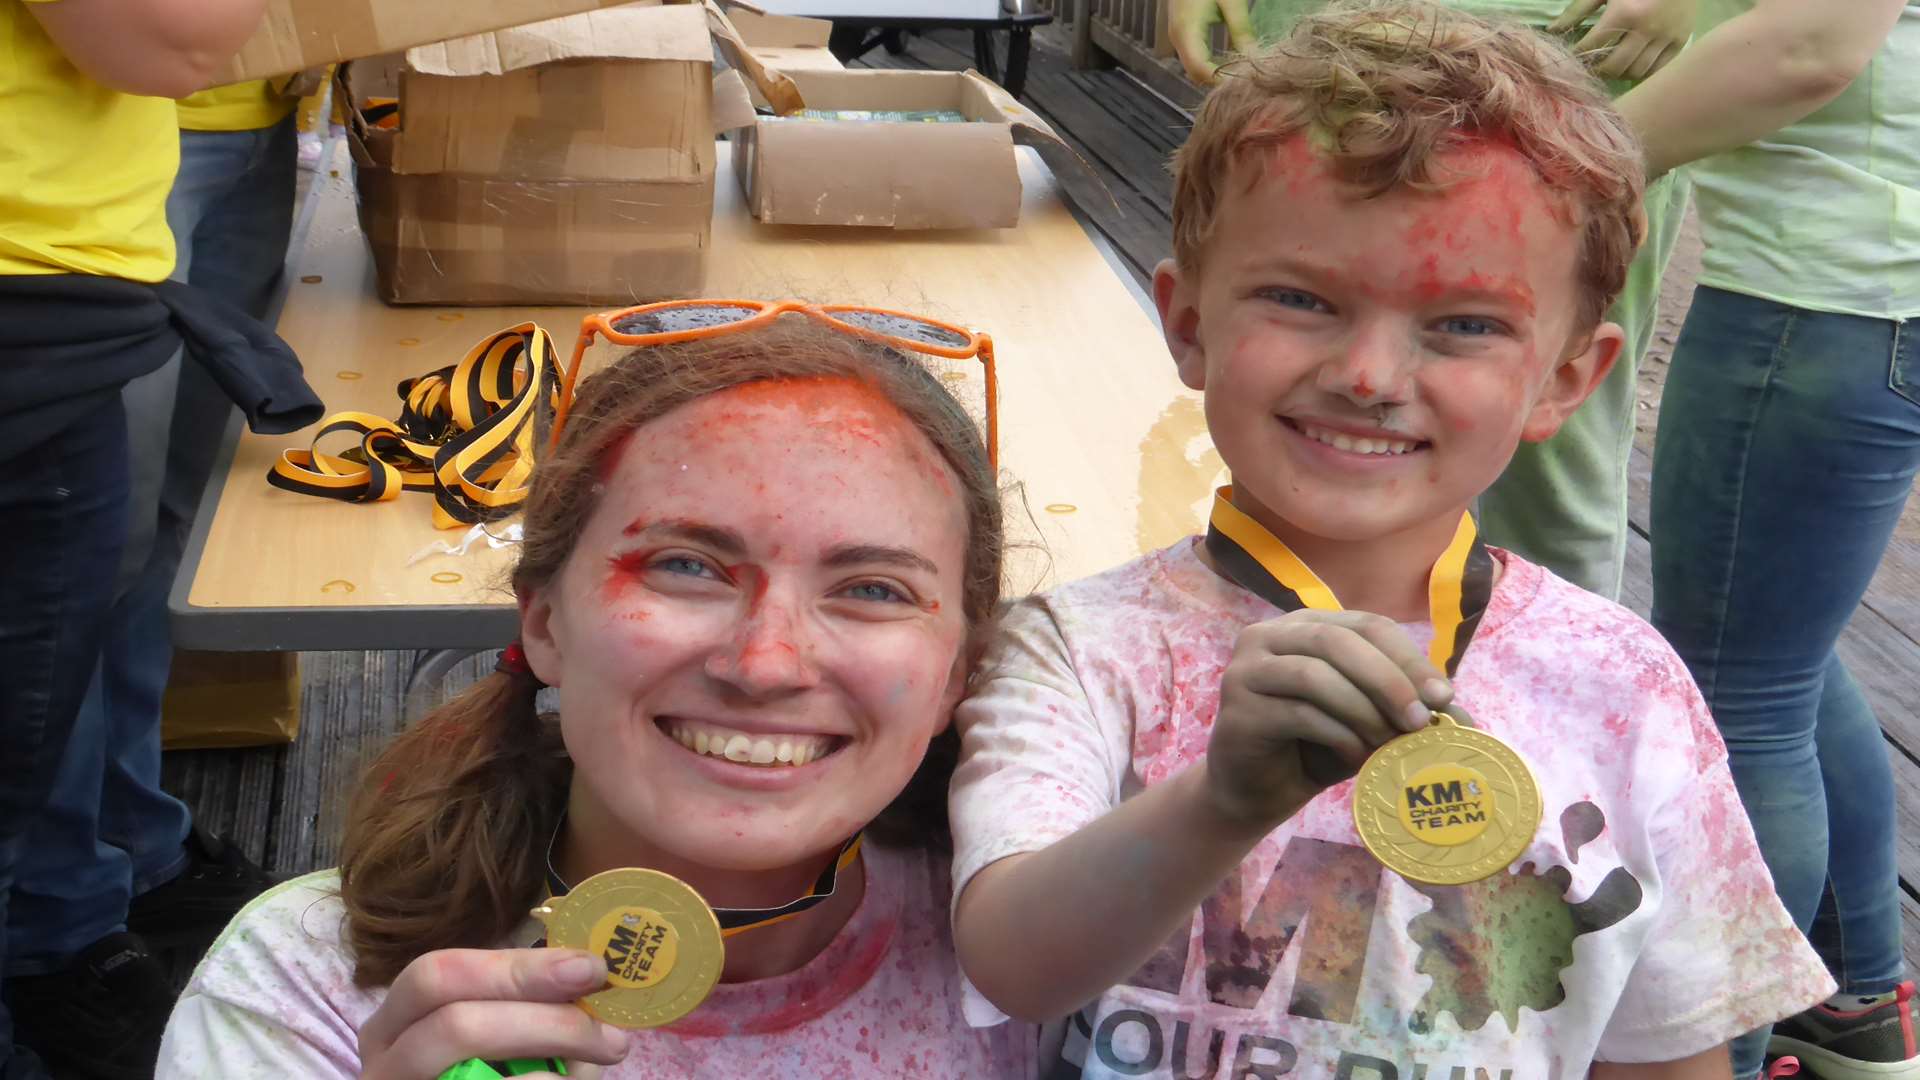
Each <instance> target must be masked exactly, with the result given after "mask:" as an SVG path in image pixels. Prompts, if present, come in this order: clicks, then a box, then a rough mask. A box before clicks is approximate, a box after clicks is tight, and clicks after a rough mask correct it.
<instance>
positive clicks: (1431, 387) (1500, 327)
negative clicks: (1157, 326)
mask: <svg viewBox="0 0 1920 1080" xmlns="http://www.w3.org/2000/svg"><path fill="white" fill-rule="evenodd" d="M1438 165H1439V171H1440V172H1441V175H1443V176H1447V177H1450V178H1451V177H1458V178H1459V179H1456V180H1454V181H1453V182H1452V183H1450V184H1449V185H1448V186H1445V187H1443V188H1441V189H1439V190H1434V191H1420V190H1415V189H1412V188H1407V187H1398V188H1395V189H1392V190H1390V191H1388V192H1386V193H1384V194H1382V195H1379V196H1376V197H1364V196H1363V195H1362V193H1360V192H1359V191H1357V190H1356V189H1354V188H1352V187H1351V186H1349V185H1346V184H1344V183H1342V182H1341V181H1340V180H1339V179H1338V178H1337V177H1336V176H1335V174H1334V172H1333V171H1332V168H1331V166H1330V163H1329V162H1328V160H1327V159H1326V158H1325V157H1324V156H1323V155H1322V154H1320V153H1319V152H1318V151H1317V150H1316V149H1314V148H1313V146H1312V145H1311V143H1310V141H1309V139H1308V138H1307V137H1306V136H1304V135H1296V136H1294V137H1292V138H1291V139H1289V140H1287V141H1285V142H1284V143H1282V144H1280V145H1279V146H1278V147H1276V148H1274V149H1272V150H1271V151H1270V152H1266V153H1262V154H1259V155H1250V156H1249V159H1248V160H1247V161H1246V162H1244V163H1243V164H1242V165H1241V166H1240V168H1239V170H1238V172H1237V173H1236V174H1235V175H1234V176H1233V177H1232V179H1231V181H1230V183H1229V185H1228V188H1227V190H1226V191H1225V192H1224V193H1223V196H1222V199H1221V204H1220V207H1219V210H1218V217H1217V219H1216V221H1215V223H1214V227H1213V231H1212V235H1211V238H1210V239H1209V240H1208V242H1207V244H1206V247H1205V250H1204V252H1203V257H1202V259H1201V260H1200V262H1201V265H1200V266H1197V267H1194V268H1185V267H1174V266H1172V265H1171V264H1163V265H1162V267H1161V270H1160V272H1159V274H1158V276H1157V278H1156V281H1155V292H1156V298H1157V299H1158V300H1159V302H1160V306H1161V313H1162V316H1163V322H1164V324H1165V327H1166V332H1167V337H1168V342H1169V345H1170V346H1171V347H1172V349H1173V351H1174V354H1175V359H1176V361H1178V363H1179V367H1180V374H1181V377H1182V379H1183V380H1184V381H1185V382H1186V383H1187V384H1188V385H1189V386H1192V387H1194V388H1195V389H1202V390H1204V391H1205V393H1206V412H1207V426H1208V428H1209V430H1210V432H1211V433H1212V435H1213V438H1214V441H1215V443H1216V444H1217V445H1218V447H1219V449H1220V453H1221V456H1222V457H1223V458H1224V459H1225V460H1226V462H1227V463H1228V465H1229V466H1230V467H1231V468H1232V469H1233V473H1234V483H1235V489H1236V502H1241V503H1243V504H1248V505H1246V506H1245V508H1247V509H1249V510H1250V512H1255V516H1256V518H1260V519H1261V520H1263V521H1264V522H1265V523H1266V524H1268V526H1269V527H1270V528H1271V527H1275V525H1276V523H1277V522H1278V523H1285V524H1286V525H1290V526H1291V527H1292V528H1293V529H1296V530H1299V531H1301V532H1304V533H1307V534H1311V535H1313V536H1317V537H1321V538H1325V539H1329V540H1341V541H1358V540H1372V539H1376V538H1381V537H1385V536H1390V535H1394V534H1398V533H1402V532H1404V531H1405V530H1408V529H1415V528H1420V527H1422V526H1430V525H1434V524H1436V523H1437V526H1438V527H1440V528H1442V530H1443V531H1444V532H1445V533H1446V534H1447V535H1449V536H1450V535H1451V532H1452V529H1453V527H1454V524H1455V523H1456V522H1457V521H1458V519H1459V514H1460V511H1461V510H1462V509H1463V508H1464V507H1466V506H1467V505H1468V504H1469V503H1470V502H1471V501H1472V500H1473V499H1474V498H1475V497H1477V496H1478V495H1479V494H1480V492H1482V491H1484V490H1486V489H1487V487H1488V486H1490V485H1491V484H1492V483H1493V481H1494V480H1495V478H1497V477H1498V476H1499V475H1500V472H1501V470H1503V469H1504V468H1505V467H1506V465H1507V462H1508V460H1509V459H1510V458H1511V457H1512V455H1513V452H1514V449H1515V447H1516V445H1517V444H1518V443H1519V442H1520V441H1521V440H1522V439H1530V440H1538V439H1544V438H1546V437H1548V436H1550V435H1552V434H1553V432H1554V431H1555V430H1556V429H1557V428H1558V427H1559V425H1560V422H1561V421H1562V420H1563V419H1564V418H1565V417H1566V415H1568V414H1569V413H1570V412H1571V411H1572V410H1573V408H1574V407H1576V406H1577V405H1578V404H1579V403H1580V401H1582V400H1584V398H1585V397H1586V395H1587V393H1588V392H1589V390H1590V389H1591V388H1592V386H1593V385H1595V384H1596V383H1597V381H1598V379H1599V378H1600V377H1602V376H1604V374H1605V372H1606V370H1607V367H1608V365H1609V363H1610V362H1611V359H1612V356H1613V353H1614V351H1615V350H1616V349H1617V347H1618V344H1619V341H1620V333H1619V329H1618V327H1615V326H1612V325H1611V324H1607V325H1604V326H1602V327H1600V328H1599V329H1597V330H1595V331H1593V332H1592V333H1591V334H1589V333H1586V332H1584V331H1585V328H1583V327H1578V326H1576V325H1575V324H1574V323H1575V318H1576V312H1577V309H1578V307H1579V304H1578V302H1577V301H1578V300H1579V295H1578V292H1577V289H1578V277H1577V274H1576V259H1577V257H1578V253H1579V250H1580V230H1579V229H1578V228H1577V227H1576V225H1575V222H1574V220H1573V217H1572V215H1571V213H1570V212H1569V211H1568V210H1567V208H1565V207H1564V206H1563V205H1562V200H1561V198H1560V196H1558V195H1557V194H1556V193H1554V192H1552V191H1551V190H1550V189H1548V188H1547V187H1546V186H1545V185H1544V184H1543V183H1542V182H1541V181H1540V180H1539V178H1538V177H1537V176H1536V175H1535V174H1534V172H1533V170H1532V168H1531V166H1530V165H1529V164H1528V162H1527V161H1526V160H1525V159H1524V158H1522V157H1521V156H1520V155H1519V154H1518V153H1517V152H1515V151H1514V150H1512V149H1511V148H1509V147H1506V146H1503V145H1499V144H1494V143H1474V144H1469V145H1467V146H1465V147H1462V148H1460V149H1456V150H1453V151H1449V152H1447V153H1445V154H1442V155H1440V157H1439V158H1438ZM1258 511H1264V513H1260V512H1258Z"/></svg>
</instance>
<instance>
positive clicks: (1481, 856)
mask: <svg viewBox="0 0 1920 1080" xmlns="http://www.w3.org/2000/svg"><path fill="white" fill-rule="evenodd" d="M1455 711H1456V712H1458V710H1455ZM1459 715H1460V716H1461V717H1463V718H1464V717H1465V715H1466V714H1465V713H1459ZM1468 722H1469V723H1471V721H1470V720H1469V721H1468ZM1353 824H1354V827H1355V828H1356V829H1358V830H1359V832H1360V841H1361V843H1363V844H1365V845H1366V846H1367V850H1368V851H1370V852H1372V853H1373V856H1374V858H1376V859H1379V860H1380V862H1381V863H1382V864H1384V865H1385V866H1386V867H1387V869H1389V870H1392V871H1393V872H1394V873H1396V874H1399V875H1400V876H1401V877H1404V878H1406V879H1407V880H1409V881H1417V882H1421V883H1424V884H1428V885H1464V884H1466V883H1467V882H1470V881H1479V880H1480V879H1481V878H1485V877H1490V876H1492V875H1494V874H1496V873H1498V872H1500V871H1501V870H1504V869H1506V868H1507V867H1508V866H1509V865H1511V864H1512V863H1513V861H1514V860H1515V859H1517V858H1519V857H1520V854H1521V852H1523V851H1525V850H1526V849H1527V845H1528V844H1530V843H1532V842H1533V833H1534V830H1535V829H1537V828H1539V826H1540V786H1539V784H1537V783H1536V782H1535V781H1534V779H1533V772H1532V770H1530V769H1528V768H1527V763H1526V761H1525V760H1524V759H1523V758H1521V756H1520V755H1519V754H1518V753H1516V752H1515V751H1514V749H1513V748H1512V747H1511V746H1508V745H1507V744H1506V743H1503V742H1501V741H1500V740H1499V739H1497V738H1495V737H1493V736H1492V735H1489V734H1487V733H1486V732H1484V731H1478V730H1476V729H1474V728H1471V727H1467V726H1465V725H1463V724H1461V723H1460V722H1459V721H1457V720H1456V719H1455V718H1454V717H1452V716H1448V715H1447V714H1446V713H1442V712H1436V713H1435V714H1434V718H1433V726H1432V727H1429V728H1427V729H1426V730H1425V731H1416V732H1413V733H1411V734H1407V735H1402V736H1400V737H1399V738H1397V739H1394V740H1393V741H1391V742H1389V743H1387V744H1386V745H1385V746H1382V747H1380V748H1379V749H1378V750H1375V751H1374V752H1373V756H1372V757H1369V758H1368V759H1367V762H1366V764H1364V765H1362V766H1361V767H1360V772H1359V774H1358V775H1357V776H1355V777H1354V781H1353Z"/></svg>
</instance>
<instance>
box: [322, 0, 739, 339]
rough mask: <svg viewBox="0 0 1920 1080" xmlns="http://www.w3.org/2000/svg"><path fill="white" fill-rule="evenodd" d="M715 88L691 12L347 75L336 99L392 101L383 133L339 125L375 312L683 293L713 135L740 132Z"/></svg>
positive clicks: (451, 48) (442, 49) (690, 282)
mask: <svg viewBox="0 0 1920 1080" xmlns="http://www.w3.org/2000/svg"><path fill="white" fill-rule="evenodd" d="M723 78H724V79H725V80H727V81H726V82H725V83H723V84H722V87H723V91H725V92H723V93H722V94H720V95H719V96H718V97H716V94H715V90H714V87H715V79H714V77H713V73H712V44H711V38H710V37H709V30H708V23H707V14H706V12H705V11H703V9H702V8H701V7H699V6H693V5H674V6H667V7H639V6H637V7H627V8H618V9H611V10H606V11H596V12H588V13H585V14H580V15H574V16H569V17H566V18H562V19H553V20H548V21H545V22H540V23H535V24H532V25H528V26H522V27H516V28H513V29H508V30H501V31H495V32H491V33H487V34H481V35H476V36H473V37H468V38H463V39H459V40H455V41H447V42H440V43H437V44H433V45H427V46H422V47H419V48H415V49H412V50H410V51H408V52H407V54H406V56H405V58H404V60H401V61H399V62H397V63H395V62H393V61H390V60H389V61H386V62H377V63H364V62H363V63H355V64H351V65H347V66H346V68H345V69H344V70H343V73H342V75H341V77H340V80H341V81H340V85H341V87H342V88H343V92H344V94H345V95H346V98H347V100H349V101H352V102H354V103H356V105H357V104H358V103H360V102H362V101H364V100H366V98H367V97H369V96H371V95H383V94H390V95H391V96H396V97H398V98H399V102H400V105H399V123H398V125H397V127H396V128H394V129H392V130H386V129H382V128H379V127H375V126H372V125H369V124H367V123H366V122H365V120H364V117H362V116H360V115H358V114H357V113H356V115H355V122H354V123H353V124H352V125H351V128H352V131H351V136H350V145H351V148H352V152H353V157H354V163H355V166H356V176H355V183H356V188H357V193H358V199H359V212H360V226H361V230H362V231H363V232H364V233H365V234H366V237H367V241H368V244H369V246H370V247H371V248H372V251H373V261H374V269H375V273H376V276H377V278H378V282H379V292H380V295H381V297H382V298H383V299H385V300H387V301H388V302H389V303H402V304H404V303H435V304H603V305H612V304H628V303H637V302H642V301H646V300H653V299H659V298H662V297H672V296H687V295H692V294H694V293H697V292H698V291H699V290H700V289H701V287H702V285H703V284H704V280H705V265H706V252H707V248H708V246H709V245H710V243H711V226H712V216H713V183H714V172H715V166H716V162H715V159H714V135H715V131H716V130H717V129H718V128H717V126H716V125H725V124H729V123H739V122H743V121H745V120H746V119H748V118H749V117H750V116H751V107H750V106H748V105H747V104H746V101H745V91H744V89H743V88H740V87H739V86H738V83H739V80H738V77H737V76H734V75H733V74H732V73H731V72H729V73H726V74H725V75H724V76H723ZM389 79H391V80H392V83H393V85H392V86H391V88H389V87H388V86H387V85H386V83H387V82H388V80H389ZM716 101H718V102H719V103H720V107H719V108H718V110H717V111H716ZM729 118H731V119H729Z"/></svg>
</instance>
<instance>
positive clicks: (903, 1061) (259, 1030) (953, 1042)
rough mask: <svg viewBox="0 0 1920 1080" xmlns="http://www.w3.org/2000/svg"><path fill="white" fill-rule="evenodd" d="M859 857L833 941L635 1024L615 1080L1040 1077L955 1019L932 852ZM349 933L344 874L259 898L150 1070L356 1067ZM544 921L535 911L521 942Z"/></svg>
mask: <svg viewBox="0 0 1920 1080" xmlns="http://www.w3.org/2000/svg"><path fill="white" fill-rule="evenodd" d="M862 858H863V860H864V862H865V864H866V873H867V889H866V894H865V896H864V897H863V898H862V900H861V903H860V907H859V908H858V909H857V910H856V911H855V912H854V914H853V917H852V918H851V919H849V920H848V921H847V925H846V926H844V927H843V928H841V931H840V933H839V935H838V936H836V937H835V938H834V940H833V942H832V944H830V945H829V946H828V947H827V948H826V950H825V951H824V952H822V953H821V954H820V955H819V956H818V957H816V958H814V960H813V961H812V962H810V963H808V964H807V965H806V966H805V967H802V968H801V969H799V970H798V971H794V972H792V973H790V974H787V975H782V976H778V977H775V978H770V979H759V980H755V981H753V982H747V983H723V984H721V985H720V986H718V987H716V988H715V989H714V992H713V996H712V997H709V998H708V999H707V1000H706V1001H705V1002H704V1003H703V1004H702V1005H701V1006H700V1008H699V1009H697V1010H695V1011H694V1012H693V1013H691V1014H689V1015H688V1016H687V1017H686V1018H684V1019H682V1020H680V1021H679V1022H677V1023H675V1024H672V1025H670V1026H668V1027H664V1028H658V1029H655V1030H652V1031H641V1032H635V1033H634V1035H633V1043H632V1049H631V1050H630V1051H629V1052H628V1054H627V1059H626V1060H625V1061H624V1062H622V1063H621V1064H619V1065H617V1066H614V1067H612V1068H610V1069H607V1070H606V1072H605V1073H604V1074H603V1076H604V1077H606V1080H640V1078H643V1077H644V1078H649V1080H651V1078H669V1077H671V1078H679V1077H709V1076H716V1077H717V1076H727V1077H733V1076H739V1077H747V1076H778V1077H790V1076H791V1077H801V1076H821V1077H825V1076H833V1077H897V1076H898V1077H954V1078H962V1077H964V1078H973V1077H1026V1076H1031V1075H1032V1074H1033V1071H1034V1065H1033V1061H1034V1052H1035V1051H1034V1043H1035V1039H1036V1036H1035V1032H1034V1029H1032V1028H1031V1027H1028V1026H1025V1025H1017V1024H1016V1025H1010V1026H1008V1027H1007V1028H1006V1029H1004V1030H993V1029H975V1028H970V1027H968V1026H967V1024H966V1022H965V1021H964V1020H962V1019H961V1014H960V991H959V968H958V965H957V963H956V961H955V959H954V955H953V943H952V939H951V937H950V935H949V933H948V930H947V917H946V904H947V899H948V896H949V892H948V887H947V875H946V872H945V869H944V867H943V866H941V865H940V863H939V860H937V859H935V858H932V857H929V856H926V855H923V854H920V853H909V852H902V851H899V850H890V849H888V848H885V847H882V846H880V845H878V844H874V843H871V842H869V843H868V844H866V845H865V847H864V849H863V855H862ZM343 930H344V911H343V909H342V907H341V904H340V897H339V876H338V873H337V872H336V871H331V870H328V871H323V872H320V873H316V874H309V875H307V876H306V877H302V878H298V879H296V880H294V881H290V882H288V883H286V884H284V885H281V886H279V887H277V888H275V889H273V890H271V891H269V892H267V893H266V894H264V895H263V896H261V897H260V898H259V899H258V900H255V901H254V902H253V903H252V904H251V905H249V906H248V907H247V909H246V910H244V911H242V912H241V913H240V915H239V916H238V917H237V918H236V919H234V921H233V923H232V924H231V925H230V926H228V927H227V929H226V931H225V932H224V933H223V934H222V935H221V938H220V940H219V941H218V942H216V943H215V944H214V947H213V949H212V950H211V951H210V952H209V953H208V954H207V957H206V959H205V960H203V961H201V964H200V967H199V969H198V970H197V971H195V972H194V975H193V980H192V982H190V983H189V984H188V985H187V989H186V992H185V993H184V994H183V995H182V996H181V998H180V1003H179V1005H178V1006H176V1007H175V1009H174V1013H173V1019H172V1021H171V1022H170V1023H169V1024H168V1025H167V1034H166V1040H165V1042H164V1043H163V1045H162V1046H161V1050H160V1067H159V1070H158V1072H157V1074H156V1075H157V1076H158V1077H160V1078H161V1080H173V1078H188V1077H191V1078H194V1080H200V1078H204V1077H219V1078H220V1080H252V1078H261V1080H266V1078H273V1080H284V1078H287V1077H299V1078H300V1080H331V1078H336V1077H337V1078H340V1080H348V1078H352V1077H358V1076H359V1075H360V1055H359V1052H358V1047H359V1031H360V1025H361V1024H363V1023H365V1022H366V1020H367V1018H368V1017H369V1016H371V1015H373V1011H374V1010H375V1009H376V1008H378V1007H379V1005H380V1002H381V1000H382V999H383V998H384V997H385V996H386V991H385V990H384V989H375V990H362V989H359V988H357V987H355V986H354V985H353V961H352V955H351V953H350V952H349V951H348V949H347V947H346V945H345V944H344V943H343V941H342V933H343ZM540 932H541V928H540V926H539V924H537V923H532V922H529V923H528V925H527V926H526V927H525V928H524V930H523V931H522V933H521V934H520V935H516V938H515V941H516V943H521V944H525V943H530V942H532V941H533V940H534V939H536V938H537V937H538V936H539V934H540ZM449 1064H451V1063H449Z"/></svg>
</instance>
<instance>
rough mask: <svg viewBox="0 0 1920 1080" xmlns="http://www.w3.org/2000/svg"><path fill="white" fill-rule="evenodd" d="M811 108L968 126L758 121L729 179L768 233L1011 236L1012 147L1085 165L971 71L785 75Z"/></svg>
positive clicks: (1015, 179)
mask: <svg viewBox="0 0 1920 1080" xmlns="http://www.w3.org/2000/svg"><path fill="white" fill-rule="evenodd" d="M788 74H790V75H791V76H792V78H793V81H794V83H795V84H796V85H797V86H798V87H799V89H800V93H801V95H802V96H803V97H804V98H805V99H806V103H807V107H808V108H809V109H821V110H846V109H861V110H899V111H916V110H957V111H959V112H960V113H962V114H963V115H965V116H966V117H967V119H968V121H969V122H968V123H911V122H906V123H902V122H882V121H870V120H865V121H842V120H803V119H788V118H783V117H770V116H762V117H758V118H757V119H756V120H755V122H754V125H753V126H752V127H751V128H749V129H745V130H743V131H741V132H739V133H737V134H736V135H735V136H734V140H733V146H734V151H733V153H734V172H735V174H736V175H737V176H739V177H740V184H741V188H742V189H743V190H744V191H745V193H746V197H747V205H748V206H749V207H750V208H751V209H752V210H753V216H754V217H756V218H758V219H760V221H762V222H764V223H766V224H770V225H866V226H878V227H886V228H894V229H980V228H1010V227H1012V226H1013V225H1016V224H1018V223H1019V220H1020V170H1019V167H1018V166H1017V164H1016V163H1015V160H1014V150H1013V148H1014V146H1015V145H1016V144H1020V145H1028V146H1034V147H1037V148H1039V149H1040V150H1041V152H1042V154H1043V155H1044V156H1045V157H1046V158H1047V161H1048V164H1050V165H1053V166H1054V167H1055V168H1060V167H1062V166H1066V167H1076V168H1081V169H1084V168H1085V167H1086V166H1085V163H1084V162H1081V161H1080V160H1079V158H1078V157H1077V156H1076V155H1075V154H1074V153H1073V151H1072V150H1070V149H1068V148H1067V146H1066V144H1065V143H1063V142H1061V141H1060V139H1059V137H1058V136H1056V135H1055V134H1054V133H1053V129H1052V128H1050V127H1048V126H1047V124H1046V121H1044V120H1042V119H1040V118H1039V117H1038V116H1036V115H1034V114H1033V113H1032V112H1030V111H1028V109H1027V108H1026V107H1025V106H1023V105H1021V104H1020V103H1019V102H1017V101H1015V100H1014V99H1013V97H1012V96H1011V95H1009V94H1008V93H1007V92H1006V91H1005V90H1002V89H1001V88H1000V87H998V86H996V85H994V84H993V83H991V82H989V81H988V80H986V79H983V78H981V77H980V76H979V75H977V74H975V73H973V72H971V71H965V72H958V71H954V72H949V71H792V72H789V73H788Z"/></svg>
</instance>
